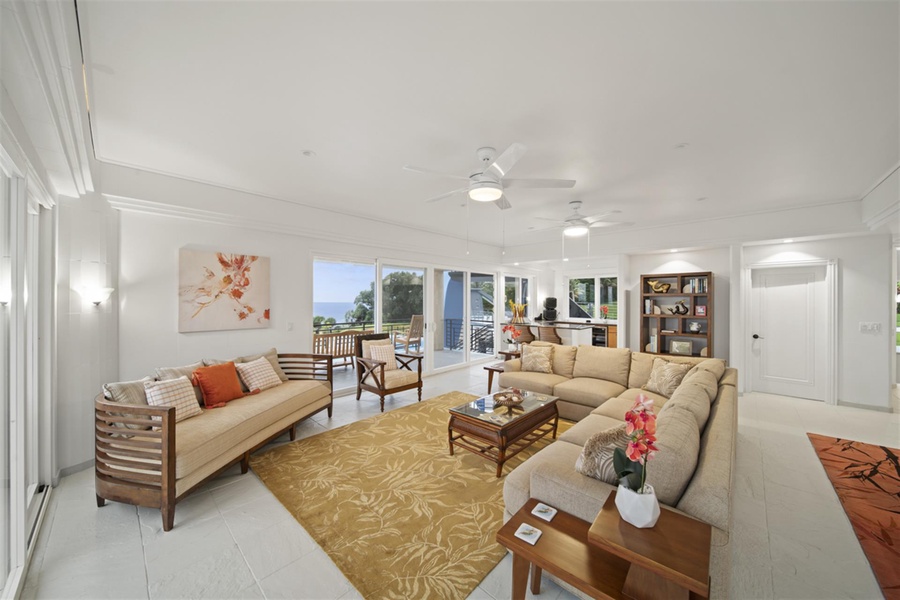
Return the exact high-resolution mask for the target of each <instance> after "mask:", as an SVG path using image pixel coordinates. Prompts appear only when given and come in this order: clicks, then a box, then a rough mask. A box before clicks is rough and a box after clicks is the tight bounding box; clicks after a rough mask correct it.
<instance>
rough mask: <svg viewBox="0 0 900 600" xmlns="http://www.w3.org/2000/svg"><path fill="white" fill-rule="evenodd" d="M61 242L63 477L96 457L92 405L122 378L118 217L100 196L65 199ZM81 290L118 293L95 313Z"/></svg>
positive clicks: (59, 450)
mask: <svg viewBox="0 0 900 600" xmlns="http://www.w3.org/2000/svg"><path fill="white" fill-rule="evenodd" d="M55 210H58V211H59V222H58V228H59V234H58V242H57V267H56V268H57V273H56V293H57V306H56V318H57V360H56V364H57V409H56V431H57V437H56V458H57V466H58V467H59V469H60V470H61V471H62V473H63V474H66V473H68V472H70V471H72V470H77V468H78V466H79V465H82V464H83V463H85V462H87V461H90V460H91V459H92V458H93V457H94V443H93V430H94V411H93V409H94V397H95V396H96V395H97V394H99V393H100V391H101V386H102V385H103V384H104V383H106V382H109V381H115V380H116V378H117V377H118V370H119V365H118V360H119V351H118V329H117V327H118V311H117V298H118V297H119V289H118V288H119V287H120V285H119V283H118V281H117V275H118V266H119V264H118V255H119V249H118V240H119V229H118V226H119V215H118V212H117V211H115V210H113V209H111V208H110V207H109V205H108V204H107V202H106V200H105V199H103V198H102V197H101V196H100V195H99V194H89V195H87V196H84V197H82V198H81V199H78V200H73V199H68V198H61V199H60V204H59V206H58V207H57V208H56V209H55ZM82 285H97V286H99V287H112V288H116V291H115V292H113V295H112V296H111V297H110V298H109V300H107V301H106V302H104V303H103V304H101V305H100V306H94V305H93V304H91V303H89V302H86V301H85V300H83V299H82V298H81V295H80V294H79V293H78V292H77V291H76V290H77V289H78V288H79V287H80V286H82Z"/></svg>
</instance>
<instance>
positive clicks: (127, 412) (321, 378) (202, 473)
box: [94, 350, 333, 531]
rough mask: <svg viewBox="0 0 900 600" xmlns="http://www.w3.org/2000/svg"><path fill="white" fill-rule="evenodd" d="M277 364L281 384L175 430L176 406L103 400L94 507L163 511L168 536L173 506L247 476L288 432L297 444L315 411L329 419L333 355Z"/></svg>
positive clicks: (99, 402) (282, 359)
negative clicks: (227, 477) (259, 454)
mask: <svg viewBox="0 0 900 600" xmlns="http://www.w3.org/2000/svg"><path fill="white" fill-rule="evenodd" d="M271 352H272V353H273V355H272V356H271V357H270V361H273V360H275V355H274V352H275V351H274V350H272V351H271ZM277 364H278V366H279V367H280V371H281V374H280V376H281V375H283V377H281V378H282V381H283V383H282V384H281V385H277V386H275V387H272V388H270V389H266V390H265V391H262V392H259V393H256V394H253V395H247V396H245V397H242V398H238V399H236V400H232V401H230V402H228V403H227V404H226V405H225V406H223V407H221V408H213V409H203V410H202V413H201V414H199V415H197V416H194V417H191V418H188V419H185V420H182V421H180V422H178V423H176V421H175V411H176V408H175V407H174V406H171V407H163V406H149V405H146V404H143V405H141V404H131V403H129V404H123V403H121V402H113V401H111V400H109V399H107V398H105V397H104V396H103V395H101V396H98V397H97V398H96V399H95V401H94V412H95V424H94V432H95V438H94V439H95V467H94V468H95V488H96V494H97V506H98V507H100V506H103V505H104V504H105V503H106V501H107V500H113V501H115V502H124V503H127V504H134V505H137V506H147V507H151V508H159V509H160V512H161V513H162V521H163V530H164V531H169V530H170V529H172V527H173V525H174V521H175V505H176V503H177V502H178V501H179V500H181V499H182V498H184V497H185V496H187V495H188V494H189V493H190V492H191V491H192V490H194V489H196V488H197V486H199V485H200V484H201V483H203V482H204V481H206V480H207V479H210V478H211V477H214V476H216V475H217V474H219V473H220V472H221V471H223V470H224V469H226V468H228V467H229V466H231V465H233V464H235V463H237V462H240V463H241V473H246V472H247V470H248V469H249V460H250V453H251V452H253V451H254V450H256V449H258V448H260V447H262V446H264V445H265V444H266V443H268V442H269V441H271V440H272V439H274V438H276V437H278V436H280V435H281V434H283V433H284V432H286V431H289V432H290V439H291V440H293V439H294V427H295V425H297V423H299V422H300V421H303V420H304V419H306V418H308V417H310V416H312V415H314V414H316V413H318V412H321V411H323V410H325V411H328V416H329V417H331V414H332V407H333V398H332V357H331V356H330V355H323V354H277ZM147 379H148V380H149V378H147ZM285 379H286V381H284V380H285Z"/></svg>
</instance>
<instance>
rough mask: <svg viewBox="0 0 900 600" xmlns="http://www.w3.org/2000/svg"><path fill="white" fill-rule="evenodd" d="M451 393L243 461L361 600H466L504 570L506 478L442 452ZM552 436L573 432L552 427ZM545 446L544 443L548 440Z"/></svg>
mask: <svg viewBox="0 0 900 600" xmlns="http://www.w3.org/2000/svg"><path fill="white" fill-rule="evenodd" d="M474 399H475V396H471V395H469V394H464V393H461V392H451V393H449V394H444V395H443V396H438V397H436V398H432V399H431V400H426V401H424V402H421V403H418V404H413V405H411V406H405V407H403V408H399V409H396V410H392V411H390V412H386V413H383V414H380V415H377V416H375V417H372V418H369V419H365V420H362V421H357V422H356V423H352V424H350V425H346V426H344V427H340V428H338V429H334V430H331V431H327V432H325V433H321V434H319V435H316V436H313V437H309V438H306V439H302V440H297V441H296V442H292V443H289V444H285V445H283V446H280V447H278V448H274V449H273V450H270V451H269V452H265V453H263V454H260V455H258V456H255V457H253V458H251V461H250V464H251V467H252V468H253V470H254V471H255V472H256V473H257V475H259V477H260V479H262V481H263V483H265V484H266V486H267V487H268V488H269V490H271V491H272V493H273V494H275V496H276V497H277V498H278V499H279V500H280V501H281V503H282V504H283V505H284V506H285V507H286V508H287V509H288V510H289V511H290V512H291V514H293V515H294V518H296V519H297V521H299V522H300V524H301V525H303V527H304V528H305V529H306V530H307V531H308V532H309V534H310V535H311V536H312V537H313V539H315V540H316V542H317V543H318V544H319V545H320V546H322V548H323V549H324V550H325V552H327V553H328V556H330V557H331V559H332V560H333V561H334V562H335V564H336V565H337V566H338V568H340V570H341V571H342V572H343V573H344V575H346V577H347V579H349V580H350V582H351V583H352V584H353V585H354V586H355V587H356V589H357V590H358V591H359V592H360V593H361V594H362V595H363V597H364V598H367V599H370V600H374V599H380V598H396V599H407V598H429V599H431V598H446V599H448V600H449V599H454V600H455V599H458V598H465V597H466V596H468V595H469V594H470V593H471V592H472V590H474V589H475V587H476V586H477V585H478V583H479V582H480V581H481V580H482V579H483V578H484V576H485V575H487V574H488V573H489V572H490V571H491V569H493V568H494V567H495V566H496V565H497V563H498V562H499V561H500V559H501V558H503V555H504V553H505V550H504V549H503V547H502V546H500V545H499V544H497V542H496V541H495V536H496V534H497V530H498V529H499V528H500V526H501V525H502V524H503V481H504V479H505V475H506V474H507V473H509V472H510V471H511V470H512V469H513V468H515V467H516V466H518V465H520V464H522V462H524V461H525V460H526V459H527V458H528V457H529V456H531V455H533V454H534V453H535V452H537V451H538V450H539V449H540V448H543V447H544V446H546V445H548V444H549V443H551V442H552V439H547V438H545V439H543V440H540V441H539V442H537V443H535V444H534V445H533V446H531V448H529V449H527V450H525V451H523V452H521V453H520V454H518V455H517V456H515V457H514V458H513V459H512V460H510V461H508V462H507V463H506V464H505V465H504V467H503V474H504V477H500V478H499V479H498V478H497V477H496V467H497V466H496V464H494V463H493V462H491V461H489V460H486V459H484V458H482V457H480V456H476V455H475V454H473V453H472V452H469V451H467V450H462V449H459V448H456V449H455V456H450V453H449V449H448V445H447V423H448V420H449V413H448V409H450V408H451V407H454V406H459V405H461V404H465V403H466V402H471V401H472V400H474ZM559 425H560V426H559V433H562V432H563V431H565V430H566V429H568V427H569V426H570V423H568V422H566V421H562V420H560V422H559ZM548 437H549V436H548Z"/></svg>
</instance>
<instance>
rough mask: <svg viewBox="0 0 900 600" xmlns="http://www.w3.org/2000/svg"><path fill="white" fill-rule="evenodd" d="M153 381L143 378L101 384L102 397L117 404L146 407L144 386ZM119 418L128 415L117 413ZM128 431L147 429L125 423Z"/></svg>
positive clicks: (150, 378)
mask: <svg viewBox="0 0 900 600" xmlns="http://www.w3.org/2000/svg"><path fill="white" fill-rule="evenodd" d="M150 381H153V378H152V377H144V378H143V379H138V380H136V381H119V382H116V383H104V384H103V397H104V398H106V399H107V400H109V401H110V402H117V403H119V404H136V405H137V406H147V394H146V393H145V392H144V384H145V383H147V382H150ZM117 414H119V416H123V417H127V416H129V415H128V413H117ZM124 426H125V427H126V428H128V429H148V428H147V427H143V426H141V425H132V424H131V423H125V424H124Z"/></svg>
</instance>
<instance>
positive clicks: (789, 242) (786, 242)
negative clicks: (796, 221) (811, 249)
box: [784, 240, 794, 244]
mask: <svg viewBox="0 0 900 600" xmlns="http://www.w3.org/2000/svg"><path fill="white" fill-rule="evenodd" d="M793 242H794V240H784V243H785V244H792V243H793Z"/></svg>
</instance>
